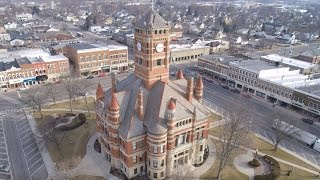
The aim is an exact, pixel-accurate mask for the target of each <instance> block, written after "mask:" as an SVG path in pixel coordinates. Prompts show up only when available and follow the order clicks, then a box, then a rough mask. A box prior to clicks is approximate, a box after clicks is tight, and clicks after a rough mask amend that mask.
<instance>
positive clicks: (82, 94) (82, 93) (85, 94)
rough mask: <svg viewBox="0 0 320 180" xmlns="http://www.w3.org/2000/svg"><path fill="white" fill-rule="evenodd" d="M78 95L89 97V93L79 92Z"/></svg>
mask: <svg viewBox="0 0 320 180" xmlns="http://www.w3.org/2000/svg"><path fill="white" fill-rule="evenodd" d="M76 95H78V96H88V92H78V93H77V94H76Z"/></svg>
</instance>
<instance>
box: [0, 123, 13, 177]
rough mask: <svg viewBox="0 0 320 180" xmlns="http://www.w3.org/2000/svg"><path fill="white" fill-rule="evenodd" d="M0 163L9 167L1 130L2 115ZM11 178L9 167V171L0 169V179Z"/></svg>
mask: <svg viewBox="0 0 320 180" xmlns="http://www.w3.org/2000/svg"><path fill="white" fill-rule="evenodd" d="M0 165H5V166H7V167H10V163H9V156H8V149H7V142H6V138H5V135H4V130H3V121H2V117H0ZM10 178H11V170H10V168H9V172H3V171H0V179H10Z"/></svg>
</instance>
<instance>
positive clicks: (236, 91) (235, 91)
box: [230, 89, 241, 94]
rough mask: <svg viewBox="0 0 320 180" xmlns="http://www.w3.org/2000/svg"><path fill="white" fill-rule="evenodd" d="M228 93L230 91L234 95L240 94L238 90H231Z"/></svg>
mask: <svg viewBox="0 0 320 180" xmlns="http://www.w3.org/2000/svg"><path fill="white" fill-rule="evenodd" d="M230 91H231V92H234V93H237V94H240V93H241V92H240V91H239V90H238V89H231V90H230Z"/></svg>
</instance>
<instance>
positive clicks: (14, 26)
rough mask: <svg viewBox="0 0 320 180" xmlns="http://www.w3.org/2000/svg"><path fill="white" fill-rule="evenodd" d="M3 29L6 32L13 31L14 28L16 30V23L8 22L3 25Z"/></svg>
mask: <svg viewBox="0 0 320 180" xmlns="http://www.w3.org/2000/svg"><path fill="white" fill-rule="evenodd" d="M4 28H5V29H6V30H8V29H15V28H17V23H15V22H12V23H11V22H8V23H7V24H5V25H4Z"/></svg>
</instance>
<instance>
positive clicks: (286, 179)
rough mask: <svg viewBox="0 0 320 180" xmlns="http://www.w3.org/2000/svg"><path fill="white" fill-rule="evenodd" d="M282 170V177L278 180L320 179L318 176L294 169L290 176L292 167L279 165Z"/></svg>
mask: <svg viewBox="0 0 320 180" xmlns="http://www.w3.org/2000/svg"><path fill="white" fill-rule="evenodd" d="M279 164H280V168H281V176H280V177H278V178H277V180H301V179H319V178H318V177H316V175H314V174H311V173H309V172H306V171H303V170H300V169H297V168H294V169H293V172H292V173H291V174H290V176H288V175H287V173H288V171H289V170H292V168H291V166H289V165H286V164H283V163H279Z"/></svg>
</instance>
